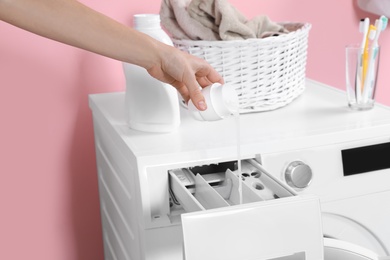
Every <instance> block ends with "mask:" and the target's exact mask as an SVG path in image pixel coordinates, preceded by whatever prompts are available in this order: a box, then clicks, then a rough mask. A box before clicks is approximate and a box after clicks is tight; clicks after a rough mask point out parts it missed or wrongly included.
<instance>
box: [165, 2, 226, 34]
mask: <svg viewBox="0 0 390 260" xmlns="http://www.w3.org/2000/svg"><path fill="white" fill-rule="evenodd" d="M189 2H190V0H162V4H161V9H160V17H161V23H162V25H163V26H164V27H165V29H166V30H167V31H168V32H169V33H170V34H171V35H172V37H173V38H176V39H185V40H208V41H215V40H220V37H219V35H218V33H217V32H214V31H213V30H210V29H209V28H207V27H205V26H203V25H202V24H201V23H200V22H199V21H197V20H195V19H193V18H192V17H191V16H190V15H189V13H188V12H187V6H188V4H189Z"/></svg>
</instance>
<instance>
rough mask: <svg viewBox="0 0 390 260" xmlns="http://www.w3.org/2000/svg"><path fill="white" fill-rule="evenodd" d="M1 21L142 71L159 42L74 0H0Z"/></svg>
mask: <svg viewBox="0 0 390 260" xmlns="http://www.w3.org/2000/svg"><path fill="white" fill-rule="evenodd" d="M0 19H1V20H4V21H5V22H8V23H10V24H13V25H15V26H17V27H20V28H23V29H25V30H28V31H30V32H33V33H35V34H38V35H41V36H44V37H46V38H50V39H53V40H56V41H59V42H62V43H65V44H68V45H72V46H75V47H78V48H82V49H85V50H88V51H91V52H95V53H98V54H101V55H104V56H107V57H110V58H113V59H117V60H121V61H125V62H130V63H134V64H136V65H140V66H142V67H145V68H147V69H148V68H150V67H152V66H153V65H154V63H155V61H154V59H155V58H156V56H158V53H157V52H159V50H158V49H159V45H160V44H159V43H157V42H156V41H155V40H154V39H152V38H151V37H149V36H147V35H144V34H142V33H139V32H138V31H136V30H134V29H132V28H130V27H128V26H125V25H122V24H120V23H118V22H116V21H115V20H113V19H111V18H109V17H107V16H104V15H103V14H101V13H98V12H96V11H94V10H92V9H90V8H89V7H87V6H85V5H83V4H82V3H80V2H78V1H76V0H0Z"/></svg>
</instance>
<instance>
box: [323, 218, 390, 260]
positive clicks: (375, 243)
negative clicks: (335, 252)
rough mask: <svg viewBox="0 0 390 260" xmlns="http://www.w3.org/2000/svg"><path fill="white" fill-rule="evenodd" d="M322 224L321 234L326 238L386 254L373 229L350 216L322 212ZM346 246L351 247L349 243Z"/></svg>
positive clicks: (378, 253) (380, 254) (382, 254)
mask: <svg viewBox="0 0 390 260" xmlns="http://www.w3.org/2000/svg"><path fill="white" fill-rule="evenodd" d="M322 224H323V234H324V236H325V237H327V238H333V239H335V240H339V241H340V243H343V241H345V243H347V242H348V243H350V244H352V245H356V248H365V249H367V251H370V252H374V253H375V254H377V255H379V256H386V255H388V253H387V251H386V249H385V247H384V244H383V242H382V241H380V240H379V239H378V237H377V236H375V233H374V232H373V230H369V229H368V228H366V227H365V226H363V225H362V224H360V223H359V222H357V221H354V220H353V219H351V218H348V217H345V216H343V215H339V214H335V213H329V212H323V213H322ZM333 244H334V243H332V245H333ZM348 248H350V249H353V247H351V246H350V245H349V247H348ZM330 251H331V250H330ZM330 251H329V252H330ZM358 259H359V258H358ZM363 259H365V258H363ZM368 259H370V258H368Z"/></svg>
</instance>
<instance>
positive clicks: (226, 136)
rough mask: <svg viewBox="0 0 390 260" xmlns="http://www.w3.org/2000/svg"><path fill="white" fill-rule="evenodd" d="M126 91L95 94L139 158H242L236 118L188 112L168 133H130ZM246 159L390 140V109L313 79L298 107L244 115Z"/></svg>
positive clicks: (100, 116)
mask: <svg viewBox="0 0 390 260" xmlns="http://www.w3.org/2000/svg"><path fill="white" fill-rule="evenodd" d="M124 97H125V94H124V93H123V92H117V93H107V94H93V95H90V100H89V101H90V108H91V109H92V111H93V115H94V117H95V120H98V121H102V122H103V121H104V122H105V123H104V124H105V127H106V128H109V129H108V131H110V133H111V134H112V135H117V138H119V139H121V140H123V141H124V143H126V145H127V147H128V148H129V149H130V150H131V151H132V153H134V154H135V155H136V156H137V158H140V159H141V158H144V159H147V158H150V157H154V158H155V159H156V160H154V161H156V163H158V162H160V163H169V162H178V161H183V160H191V161H192V160H202V159H205V158H208V159H210V158H215V159H218V158H235V157H237V144H238V137H237V136H238V135H237V127H236V122H237V120H236V118H234V117H231V118H228V119H224V120H220V121H214V122H201V121H196V120H194V119H193V118H192V117H190V115H189V114H188V112H187V111H186V110H185V109H184V108H183V109H182V111H181V126H180V127H179V128H178V129H177V131H175V132H173V133H167V134H155V133H144V132H140V131H136V130H132V129H129V128H128V127H127V125H126V122H125V116H124ZM239 122H240V153H241V156H242V158H249V157H253V156H255V155H256V154H257V153H265V152H267V153H268V152H276V151H278V150H279V149H283V150H286V149H287V150H289V149H300V148H307V147H312V146H320V145H327V144H331V143H339V142H346V141H351V140H356V139H365V138H373V137H377V136H381V135H389V136H390V109H389V108H388V107H385V106H383V105H380V104H375V107H374V108H373V109H372V110H369V111H353V110H351V109H349V108H348V106H347V98H346V93H345V92H343V91H340V90H337V89H335V88H333V87H330V86H327V85H324V84H321V83H318V82H316V81H313V80H309V79H308V80H307V82H306V90H305V91H304V93H303V94H302V95H301V96H300V97H298V98H297V99H295V100H294V101H293V102H292V103H290V104H288V105H287V106H285V107H283V108H279V109H276V110H273V111H267V112H259V113H251V114H243V115H240V119H239ZM389 141H390V140H389Z"/></svg>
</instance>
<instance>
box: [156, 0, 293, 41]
mask: <svg viewBox="0 0 390 260" xmlns="http://www.w3.org/2000/svg"><path fill="white" fill-rule="evenodd" d="M160 16H161V22H162V24H163V26H164V27H165V28H166V29H167V30H168V32H169V33H171V34H172V36H173V37H174V38H177V39H190V40H208V41H213V40H242V39H248V38H264V37H267V36H270V35H274V34H280V33H287V32H288V30H287V29H286V28H285V27H284V26H283V25H281V24H278V23H275V22H272V21H271V20H270V19H269V18H268V17H267V16H265V15H262V16H257V17H255V18H253V19H252V20H247V19H246V18H245V16H244V15H242V14H241V13H240V12H239V11H238V10H237V9H236V8H234V7H233V6H232V5H231V4H230V3H229V2H228V1H227V0H163V3H162V6H161V11H160Z"/></svg>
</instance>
